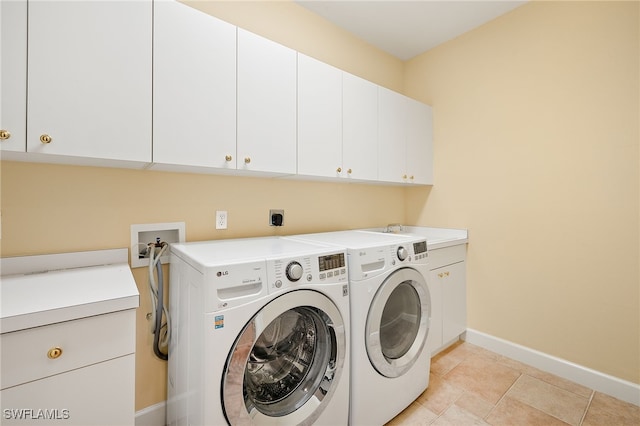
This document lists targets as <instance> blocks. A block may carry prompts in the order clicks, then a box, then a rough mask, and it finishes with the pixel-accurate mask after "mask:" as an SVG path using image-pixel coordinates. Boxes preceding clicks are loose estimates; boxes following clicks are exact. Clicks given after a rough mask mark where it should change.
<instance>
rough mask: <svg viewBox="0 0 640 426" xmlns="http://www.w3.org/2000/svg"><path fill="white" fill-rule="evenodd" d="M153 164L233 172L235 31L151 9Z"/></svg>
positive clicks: (165, 6) (179, 12)
mask: <svg viewBox="0 0 640 426" xmlns="http://www.w3.org/2000/svg"><path fill="white" fill-rule="evenodd" d="M153 13H154V22H153V25H154V40H153V43H154V51H153V70H154V72H153V162H154V163H156V164H161V165H182V166H201V167H214V168H220V169H235V168H236V160H237V159H236V27H235V26H233V25H231V24H229V23H226V22H223V21H221V20H219V19H217V18H214V17H213V16H210V15H207V14H205V13H202V12H200V11H197V10H195V9H193V8H191V7H188V6H185V5H183V4H180V3H178V2H173V1H156V2H155V5H154V12H153Z"/></svg>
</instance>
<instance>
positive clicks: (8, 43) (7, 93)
mask: <svg viewBox="0 0 640 426" xmlns="http://www.w3.org/2000/svg"><path fill="white" fill-rule="evenodd" d="M0 41H1V46H0V55H1V56H2V57H1V58H0V66H1V67H2V70H0V78H1V79H0V129H1V130H2V131H3V132H5V133H4V134H3V135H0V150H2V151H18V152H25V151H26V149H27V148H26V146H27V145H26V140H27V139H26V138H27V136H26V129H27V0H15V1H2V2H0Z"/></svg>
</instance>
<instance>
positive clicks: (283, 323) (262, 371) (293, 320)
mask: <svg viewBox="0 0 640 426" xmlns="http://www.w3.org/2000/svg"><path fill="white" fill-rule="evenodd" d="M345 351H346V337H345V325H344V322H343V319H342V316H341V315H340V311H339V310H338V308H337V307H336V306H335V305H334V304H333V302H332V301H331V300H330V299H329V298H327V297H326V296H324V295H322V294H321V293H318V292H315V291H311V290H298V291H293V292H290V293H286V294H284V295H282V296H280V297H278V298H276V299H274V300H273V301H271V302H270V303H268V304H267V305H266V306H264V307H263V308H262V309H261V310H260V311H259V312H258V313H257V314H256V315H255V316H254V317H253V318H251V320H250V321H249V322H248V323H247V325H246V326H245V327H244V329H243V330H242V332H241V333H240V335H239V336H238V338H237V339H236V342H235V344H234V346H233V348H232V349H231V352H230V354H229V356H228V358H227V364H226V366H225V373H224V375H223V380H222V404H223V409H224V412H225V415H226V417H227V420H228V422H229V423H230V424H231V425H237V424H273V423H276V422H277V423H278V424H284V423H286V424H311V423H313V422H314V421H315V420H316V419H317V418H318V417H319V416H320V414H321V413H322V411H323V410H324V409H325V408H326V407H327V404H328V403H329V401H330V400H331V397H332V396H333V393H334V392H335V389H336V386H337V385H338V382H339V379H340V374H341V373H342V367H343V363H344V356H345Z"/></svg>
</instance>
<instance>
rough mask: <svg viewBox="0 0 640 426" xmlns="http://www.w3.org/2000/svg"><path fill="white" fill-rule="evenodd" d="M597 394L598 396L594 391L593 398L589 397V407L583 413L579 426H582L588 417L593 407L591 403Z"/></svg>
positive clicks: (592, 392)
mask: <svg viewBox="0 0 640 426" xmlns="http://www.w3.org/2000/svg"><path fill="white" fill-rule="evenodd" d="M595 394H596V391H594V390H593V389H592V390H591V396H589V402H588V403H587V407H586V408H585V409H584V413H582V418H581V419H580V423H578V426H582V423H584V419H585V418H586V417H587V412H588V411H589V408H590V407H591V402H592V401H593V397H594V396H595Z"/></svg>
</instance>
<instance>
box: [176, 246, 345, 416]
mask: <svg viewBox="0 0 640 426" xmlns="http://www.w3.org/2000/svg"><path fill="white" fill-rule="evenodd" d="M170 277H171V282H170V298H169V306H170V314H171V318H172V330H171V331H172V334H171V340H170V343H169V367H168V368H169V369H168V407H167V423H168V424H171V425H216V426H217V425H222V424H230V425H293V424H300V425H311V424H317V425H330V426H334V425H344V424H347V422H348V413H349V377H350V375H349V367H350V364H349V347H350V340H349V339H350V334H349V323H350V315H349V297H348V268H347V264H346V252H345V251H344V250H341V249H339V248H335V247H331V248H327V247H320V246H318V245H313V244H310V243H302V242H299V241H291V240H287V239H283V238H279V237H270V238H247V239H238V240H218V241H209V242H199V243H185V244H174V245H172V246H171V273H170Z"/></svg>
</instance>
